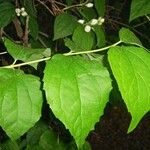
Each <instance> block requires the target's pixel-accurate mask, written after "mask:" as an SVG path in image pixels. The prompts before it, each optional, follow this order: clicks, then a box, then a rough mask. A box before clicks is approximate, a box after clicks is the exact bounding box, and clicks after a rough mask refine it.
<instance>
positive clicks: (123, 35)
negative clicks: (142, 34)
mask: <svg viewBox="0 0 150 150" xmlns="http://www.w3.org/2000/svg"><path fill="white" fill-rule="evenodd" d="M119 37H120V40H121V41H122V42H124V43H129V44H134V45H138V46H142V43H141V41H140V40H139V39H138V38H137V37H136V35H135V34H134V33H133V32H132V31H130V30H129V29H127V28H122V29H121V30H120V31H119Z"/></svg>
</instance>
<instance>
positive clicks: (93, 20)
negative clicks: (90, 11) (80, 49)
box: [90, 19, 98, 26]
mask: <svg viewBox="0 0 150 150" xmlns="http://www.w3.org/2000/svg"><path fill="white" fill-rule="evenodd" d="M90 24H91V25H92V26H94V25H96V24H98V20H97V19H92V20H91V22H90Z"/></svg>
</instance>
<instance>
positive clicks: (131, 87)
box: [108, 46, 150, 132]
mask: <svg viewBox="0 0 150 150" xmlns="http://www.w3.org/2000/svg"><path fill="white" fill-rule="evenodd" d="M108 59H109V63H110V66H111V69H112V71H113V75H114V77H115V78H116V81H117V83H118V86H119V90H120V92H121V95H122V97H123V99H124V101H125V103H126V105H127V108H128V111H129V112H130V113H131V116H132V120H131V123H130V127H129V129H128V131H129V132H130V131H132V130H133V129H134V128H135V127H136V126H137V124H138V123H139V121H140V120H141V118H142V117H143V116H144V115H145V114H146V113H147V112H148V111H149V110H150V76H149V75H150V54H149V53H148V52H147V51H145V50H144V49H143V48H139V47H134V46H130V47H125V46H122V47H119V46H118V47H113V48H111V49H110V50H109V52H108Z"/></svg>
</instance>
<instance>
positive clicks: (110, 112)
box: [88, 104, 150, 150]
mask: <svg viewBox="0 0 150 150" xmlns="http://www.w3.org/2000/svg"><path fill="white" fill-rule="evenodd" d="M130 119H131V118H130V115H129V114H128V112H127V110H126V109H125V108H124V107H123V106H122V105H121V104H119V105H117V106H114V107H113V106H111V105H109V106H107V109H106V111H105V115H104V116H103V117H102V118H101V121H100V122H99V123H97V125H96V129H95V131H93V132H92V133H91V134H90V136H89V137H88V141H89V142H90V143H91V146H92V149H93V150H150V114H147V115H146V116H145V117H144V118H143V119H142V121H141V122H140V123H139V125H138V126H137V128H136V129H135V130H134V131H133V132H132V133H130V134H127V128H128V126H129V122H130Z"/></svg>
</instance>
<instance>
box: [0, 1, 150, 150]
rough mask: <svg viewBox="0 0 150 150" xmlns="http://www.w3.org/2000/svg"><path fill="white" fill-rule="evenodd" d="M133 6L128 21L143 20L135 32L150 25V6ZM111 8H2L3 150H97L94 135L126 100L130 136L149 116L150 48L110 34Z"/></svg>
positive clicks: (2, 4) (93, 4)
mask: <svg viewBox="0 0 150 150" xmlns="http://www.w3.org/2000/svg"><path fill="white" fill-rule="evenodd" d="M121 1H122V0H119V1H117V7H118V4H119V6H120V5H121ZM131 1H132V4H131V9H130V16H129V18H130V19H129V20H128V21H129V22H131V21H132V20H134V19H138V17H140V19H139V20H136V21H133V22H132V23H131V24H128V26H129V27H131V29H134V27H136V26H137V25H139V24H141V21H143V20H144V21H146V19H150V18H149V14H150V7H149V6H150V0H131ZM107 4H108V1H105V0H102V1H101V0H88V1H87V0H80V2H79V0H59V1H57V0H56V1H52V0H0V29H1V33H0V40H1V42H3V44H4V45H5V47H6V49H7V51H5V49H2V51H1V52H0V56H1V59H2V58H3V57H4V61H1V62H0V64H1V66H0V133H1V134H2V136H1V135H0V140H1V139H2V140H1V142H0V149H2V150H3V149H4V150H5V149H8V150H9V149H11V150H19V149H20V150H23V149H26V150H27V149H28V150H32V149H33V150H34V149H37V150H49V149H52V150H77V149H79V150H91V149H90V145H89V144H87V143H88V142H87V141H86V139H90V138H87V137H88V135H89V132H90V131H92V130H94V129H95V124H96V122H99V120H100V117H101V116H103V115H104V112H105V111H104V110H105V108H106V105H107V104H108V103H109V102H110V101H111V102H113V101H115V100H116V98H117V99H118V97H119V95H120V97H119V98H120V99H121V100H123V101H124V104H126V106H127V109H128V112H129V113H130V114H131V117H132V119H131V123H130V125H129V128H128V132H131V131H133V129H135V128H136V126H137V124H138V123H139V121H140V120H141V119H142V117H143V116H144V115H145V114H146V113H147V112H149V110H150V53H149V52H148V51H149V50H148V49H149V47H150V46H148V44H147V45H146V46H147V47H146V48H147V49H146V48H144V45H143V44H145V43H148V42H147V41H148V40H147V39H146V38H145V39H144V38H142V36H141V35H140V38H141V39H142V41H144V43H142V42H141V41H140V40H139V39H138V38H137V37H136V35H135V34H134V32H132V31H130V30H129V29H127V28H121V29H120V31H119V33H117V32H118V30H113V31H114V32H109V31H111V30H109V29H107V28H106V27H105V25H106V23H107V22H106V23H105V24H104V22H105V18H104V16H106V15H107V14H106V15H105V12H106V10H105V8H108V7H106V5H107ZM115 9H116V8H115ZM41 10H42V12H41ZM127 10H129V9H127ZM139 10H140V11H139ZM118 12H120V11H118ZM125 13H126V12H125ZM19 16H20V17H19ZM125 16H126V15H125ZM142 16H143V18H141V17H142ZM126 17H128V16H126ZM115 18H116V14H114V17H113V19H115ZM125 19H128V18H125ZM114 21H115V20H114ZM118 21H119V20H117V21H116V22H118ZM143 25H144V28H143V29H142V30H141V31H147V30H148V28H146V27H147V25H149V20H147V21H146V24H142V25H141V26H143ZM141 26H140V27H141ZM119 28H120V26H119ZM119 28H118V29H119ZM105 29H106V30H105ZM111 29H112V28H111ZM140 29H141V28H140ZM133 31H134V30H133ZM114 33H115V34H114ZM137 34H138V32H137ZM144 34H145V35H146V34H147V35H146V36H145V37H147V36H148V34H149V32H145V33H144ZM3 37H4V38H3ZM109 40H110V41H109ZM145 40H147V41H145ZM113 41H114V43H113ZM18 43H19V44H18ZM109 43H110V45H108V44H109ZM3 50H4V51H3ZM6 53H8V54H9V55H10V56H11V58H10V57H9V58H8V55H6V56H5V54H6ZM2 55H3V56H2ZM73 55H74V56H73ZM40 62H44V63H40ZM116 91H117V92H118V93H119V94H118V93H117V92H116ZM115 96H116V97H115ZM43 104H44V105H43ZM46 104H48V105H46ZM47 109H49V110H50V111H49V110H47ZM54 116H55V117H54ZM58 120H59V121H60V122H61V123H62V124H63V125H64V126H59V125H60V124H59V123H60V122H58ZM116 124H117V122H116ZM54 128H55V131H58V132H57V133H56V132H54V131H53V129H54ZM106 128H107V127H106ZM1 129H3V130H4V131H5V132H1V131H2V130H1ZM57 129H60V130H57ZM64 129H66V130H65V132H63V131H64ZM66 132H70V134H66ZM5 133H6V134H7V136H6V134H5ZM60 134H61V135H60ZM62 135H65V136H64V140H65V141H63V138H62ZM92 139H93V138H92ZM58 140H59V142H58ZM120 149H121V148H120Z"/></svg>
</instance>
